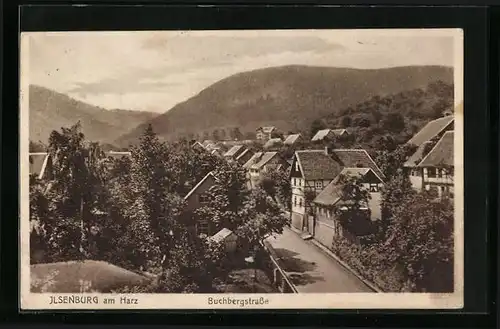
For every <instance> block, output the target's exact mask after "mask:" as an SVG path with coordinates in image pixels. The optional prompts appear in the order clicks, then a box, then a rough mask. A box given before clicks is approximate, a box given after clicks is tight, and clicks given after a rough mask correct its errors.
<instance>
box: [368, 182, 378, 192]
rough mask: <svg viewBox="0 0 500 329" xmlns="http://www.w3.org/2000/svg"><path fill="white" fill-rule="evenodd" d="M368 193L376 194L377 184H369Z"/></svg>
mask: <svg viewBox="0 0 500 329" xmlns="http://www.w3.org/2000/svg"><path fill="white" fill-rule="evenodd" d="M370 192H378V184H370Z"/></svg>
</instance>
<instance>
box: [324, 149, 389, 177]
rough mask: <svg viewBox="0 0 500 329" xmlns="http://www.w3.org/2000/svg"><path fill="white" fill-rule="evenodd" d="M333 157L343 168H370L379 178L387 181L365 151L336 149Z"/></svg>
mask: <svg viewBox="0 0 500 329" xmlns="http://www.w3.org/2000/svg"><path fill="white" fill-rule="evenodd" d="M332 156H334V157H335V156H336V157H337V158H338V159H339V160H340V161H341V163H342V165H343V167H350V168H370V169H372V170H373V172H374V173H375V174H376V175H377V176H378V177H380V178H382V179H385V177H384V174H383V173H382V170H380V168H379V167H378V166H377V164H376V163H375V161H373V159H372V157H371V156H370V155H369V154H368V152H366V150H364V149H334V150H333V151H332Z"/></svg>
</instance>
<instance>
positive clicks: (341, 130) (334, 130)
mask: <svg viewBox="0 0 500 329" xmlns="http://www.w3.org/2000/svg"><path fill="white" fill-rule="evenodd" d="M332 132H333V133H334V134H335V135H337V136H340V135H342V134H344V133H347V130H345V129H333V130H332Z"/></svg>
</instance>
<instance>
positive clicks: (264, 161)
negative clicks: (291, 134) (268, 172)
mask: <svg viewBox="0 0 500 329" xmlns="http://www.w3.org/2000/svg"><path fill="white" fill-rule="evenodd" d="M277 155H278V152H265V153H264V154H262V157H261V158H260V159H259V160H258V161H257V163H255V164H253V165H252V168H254V169H260V168H262V167H263V166H265V165H266V164H267V163H268V162H269V161H271V160H272V159H273V158H274V157H275V156H277Z"/></svg>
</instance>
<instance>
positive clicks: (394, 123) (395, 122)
mask: <svg viewBox="0 0 500 329" xmlns="http://www.w3.org/2000/svg"><path fill="white" fill-rule="evenodd" d="M382 127H383V128H384V129H386V130H387V131H390V132H394V133H400V132H402V131H403V130H404V129H405V127H406V125H405V119H404V118H403V116H402V115H401V114H400V113H389V114H387V116H386V117H385V118H384V119H383V120H382Z"/></svg>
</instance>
